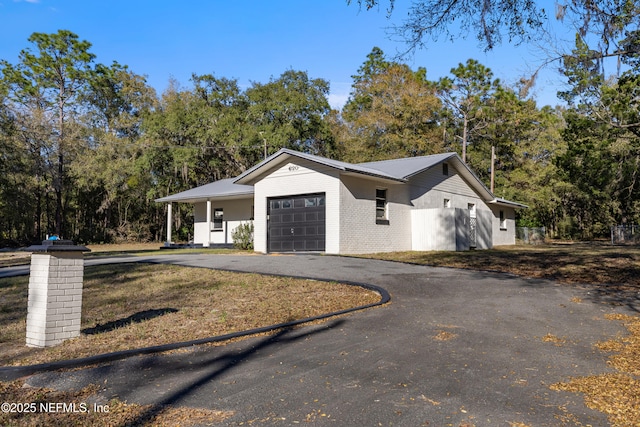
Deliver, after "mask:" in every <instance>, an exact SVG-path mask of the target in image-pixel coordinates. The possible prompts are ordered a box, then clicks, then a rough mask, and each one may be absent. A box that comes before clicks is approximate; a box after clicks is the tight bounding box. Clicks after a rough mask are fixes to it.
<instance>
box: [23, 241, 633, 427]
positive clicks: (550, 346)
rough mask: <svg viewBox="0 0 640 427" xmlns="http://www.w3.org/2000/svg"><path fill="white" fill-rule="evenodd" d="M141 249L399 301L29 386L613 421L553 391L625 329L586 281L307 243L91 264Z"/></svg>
mask: <svg viewBox="0 0 640 427" xmlns="http://www.w3.org/2000/svg"><path fill="white" fill-rule="evenodd" d="M131 260H135V261H148V262H169V263H175V264H181V265H188V266H199V267H210V268H221V269H228V270H235V271H251V272H260V273H271V274H285V275H292V276H304V277H317V278H320V279H331V280H349V281H354V282H364V283H369V284H372V285H376V286H380V287H383V288H385V289H386V290H388V291H389V293H390V294H391V303H390V304H388V305H385V306H383V307H379V308H374V309H369V310H366V311H362V312H356V313H354V314H351V315H348V316H344V317H339V318H336V319H333V320H329V321H328V322H326V323H324V324H321V325H311V326H306V327H302V328H296V329H292V330H284V331H280V332H278V333H277V334H275V335H271V336H261V337H257V338H251V339H248V340H244V341H239V342H233V343H230V344H228V345H226V346H221V347H210V346H198V347H193V348H190V349H189V350H188V351H180V352H176V353H173V354H163V355H151V356H136V357H131V358H128V359H125V360H121V361H117V362H111V363H106V364H103V365H100V366H97V367H96V366H94V367H88V368H85V369H80V370H76V371H72V372H45V373H39V374H35V375H33V376H31V377H30V378H29V379H28V383H29V384H31V385H34V386H47V387H53V388H59V389H79V388H82V387H84V386H85V385H88V384H91V383H97V384H100V385H101V389H100V392H99V396H98V399H99V400H100V401H105V402H106V401H108V400H109V399H110V398H112V397H118V398H119V399H121V400H124V401H128V402H130V403H140V404H150V403H159V404H170V405H183V406H189V407H196V408H209V409H216V410H225V411H234V412H235V415H234V416H233V417H231V418H229V419H228V420H227V422H226V424H225V425H249V424H253V425H261V424H266V425H272V424H273V425H283V426H288V425H297V424H302V423H304V422H308V421H313V422H314V423H315V424H317V425H340V426H346V425H362V426H365V425H366V426H378V425H381V426H388V425H394V426H421V425H424V426H447V425H452V426H456V427H457V426H461V425H463V426H465V425H473V426H476V427H480V426H511V425H518V424H517V423H523V424H524V425H527V426H560V425H580V424H578V423H582V425H589V424H590V425H593V426H603V425H608V423H607V419H606V416H605V415H604V414H602V413H599V412H595V411H592V410H590V409H588V408H587V407H585V405H584V404H583V401H582V396H581V395H577V394H572V393H566V392H557V391H553V390H550V389H549V385H551V384H553V383H556V382H560V381H563V380H567V379H568V378H569V377H571V376H585V375H590V374H596V373H602V372H607V371H608V370H609V368H608V367H607V365H606V355H605V354H602V353H600V352H599V351H597V350H595V349H594V348H593V344H594V343H596V342H597V341H600V340H603V339H606V338H608V337H612V336H615V335H616V334H617V333H619V332H622V331H623V329H622V328H621V326H620V325H619V324H618V323H616V322H612V321H608V320H605V319H604V315H605V314H606V313H611V312H614V311H622V310H623V308H620V307H617V308H616V307H612V306H608V305H602V304H598V303H595V302H593V301H591V300H590V295H589V293H588V291H587V289H586V288H585V289H584V290H581V289H577V288H570V287H566V286H560V285H557V284H554V283H553V282H548V281H541V280H529V279H522V278H517V277H514V276H511V275H506V274H492V273H484V272H473V271H463V270H456V269H445V268H430V267H422V266H413V265H405V264H399V263H392V262H385V261H373V260H364V259H356V258H345V257H334V256H320V255H308V254H303V255H280V256H259V255H258V256H229V255H222V256H220V255H218V256H215V255H166V256H155V257H142V258H140V257H135V258H109V259H91V260H88V262H87V263H88V264H91V263H98V262H99V263H104V262H122V261H131ZM548 334H551V335H549V336H554V337H558V338H559V340H558V341H556V342H553V341H551V342H547V341H544V340H543V337H545V336H548ZM565 422H566V424H565ZM465 423H466V424H465Z"/></svg>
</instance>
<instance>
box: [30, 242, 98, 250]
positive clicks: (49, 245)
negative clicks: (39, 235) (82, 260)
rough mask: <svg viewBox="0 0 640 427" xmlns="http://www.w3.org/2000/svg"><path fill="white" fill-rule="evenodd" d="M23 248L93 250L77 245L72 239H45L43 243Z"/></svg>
mask: <svg viewBox="0 0 640 427" xmlns="http://www.w3.org/2000/svg"><path fill="white" fill-rule="evenodd" d="M21 250H23V251H26V252H91V249H89V248H87V247H86V246H80V245H75V244H74V243H73V241H71V240H43V241H42V244H41V245H31V246H29V247H28V248H23V249H21Z"/></svg>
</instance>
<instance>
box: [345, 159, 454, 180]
mask: <svg viewBox="0 0 640 427" xmlns="http://www.w3.org/2000/svg"><path fill="white" fill-rule="evenodd" d="M456 156H457V154H456V153H442V154H433V155H431V156H421V157H405V158H403V159H393V160H382V161H378V162H367V163H358V166H360V167H364V168H367V169H374V170H377V171H380V172H383V173H385V174H388V175H390V176H394V177H396V178H399V179H403V180H406V179H408V178H410V177H412V176H413V175H416V174H418V173H420V172H422V171H425V170H427V169H429V168H431V167H433V166H435V165H437V164H439V163H442V162H443V161H445V160H447V159H449V158H451V157H456Z"/></svg>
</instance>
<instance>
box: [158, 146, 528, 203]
mask: <svg viewBox="0 0 640 427" xmlns="http://www.w3.org/2000/svg"><path fill="white" fill-rule="evenodd" d="M292 157H297V158H301V159H305V160H308V161H310V162H314V163H317V164H321V165H325V166H328V167H331V168H334V169H337V170H340V171H342V172H345V173H349V174H359V175H366V176H370V177H373V178H377V179H382V180H388V181H395V182H407V181H408V180H409V179H410V178H411V177H412V176H414V175H416V174H418V173H420V172H423V171H425V170H427V169H429V168H432V167H434V166H436V165H438V164H440V163H443V162H445V161H448V162H450V164H451V165H452V166H453V167H454V168H455V169H456V170H457V171H458V173H459V174H460V175H461V176H463V177H464V178H465V179H466V180H467V182H468V183H469V185H471V186H472V187H473V188H475V189H476V191H477V192H478V193H479V194H483V195H484V199H485V201H486V202H488V203H492V204H497V205H503V206H510V207H514V208H527V206H525V205H523V204H520V203H516V202H511V201H509V200H505V199H501V198H497V197H495V196H494V195H493V193H491V191H489V189H488V188H487V187H486V185H484V183H483V182H482V181H481V180H480V179H479V178H478V177H477V176H476V174H475V173H474V172H473V171H472V170H471V169H469V167H468V166H467V165H466V164H465V163H464V162H463V161H462V159H461V158H460V156H458V154H457V153H442V154H434V155H431V156H421V157H406V158H402V159H394V160H382V161H378V162H366V163H358V164H354V163H347V162H341V161H339V160H332V159H327V158H326V157H320V156H315V155H313V154H307V153H302V152H299V151H294V150H290V149H288V148H282V149H280V150H279V151H278V152H276V153H275V154H272V155H271V156H269V157H267V158H266V159H265V160H263V161H262V162H260V163H258V164H257V165H255V166H254V167H252V168H250V169H248V170H247V171H245V172H244V173H242V174H240V175H239V176H237V177H236V178H229V179H221V180H219V181H215V182H212V183H210V184H206V185H202V186H200V187H196V188H192V189H191V190H187V191H183V192H181V193H178V194H173V195H171V196H167V197H162V198H160V199H157V200H156V202H191V203H193V202H198V201H204V200H208V199H234V198H235V199H238V198H249V197H252V196H253V184H254V183H255V182H256V181H257V180H259V179H260V176H261V175H262V174H263V173H264V172H265V171H267V170H269V169H271V168H272V167H274V166H277V165H280V164H282V163H284V162H286V161H287V160H289V159H290V158H292Z"/></svg>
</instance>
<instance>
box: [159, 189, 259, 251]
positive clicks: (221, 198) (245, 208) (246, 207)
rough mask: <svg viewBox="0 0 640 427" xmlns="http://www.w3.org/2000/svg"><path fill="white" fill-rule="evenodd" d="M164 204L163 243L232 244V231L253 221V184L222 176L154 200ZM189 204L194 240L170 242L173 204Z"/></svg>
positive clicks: (228, 245) (184, 245)
mask: <svg viewBox="0 0 640 427" xmlns="http://www.w3.org/2000/svg"><path fill="white" fill-rule="evenodd" d="M156 202H158V203H167V235H166V241H165V244H164V246H165V247H169V248H179V247H205V248H208V247H231V246H233V237H232V233H233V232H234V231H235V229H236V228H237V227H238V226H239V225H240V224H243V223H247V222H252V221H253V186H250V185H239V184H234V183H233V179H223V180H220V181H215V182H212V183H210V184H206V185H203V186H200V187H196V188H192V189H191V190H187V191H183V192H181V193H177V194H173V195H171V196H167V197H162V198H160V199H157V200H156ZM174 203H191V204H193V205H194V207H193V215H194V229H193V240H192V241H191V242H188V243H187V244H179V243H175V242H174V241H173V238H172V236H173V221H174V219H173V204H174Z"/></svg>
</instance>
